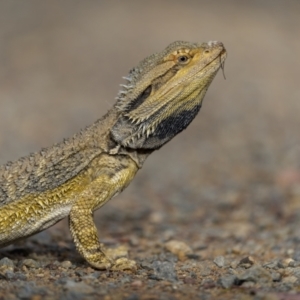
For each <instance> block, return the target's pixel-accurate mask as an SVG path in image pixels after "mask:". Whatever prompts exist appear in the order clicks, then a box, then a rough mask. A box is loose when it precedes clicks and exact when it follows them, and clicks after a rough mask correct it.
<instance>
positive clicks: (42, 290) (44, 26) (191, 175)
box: [0, 0, 300, 300]
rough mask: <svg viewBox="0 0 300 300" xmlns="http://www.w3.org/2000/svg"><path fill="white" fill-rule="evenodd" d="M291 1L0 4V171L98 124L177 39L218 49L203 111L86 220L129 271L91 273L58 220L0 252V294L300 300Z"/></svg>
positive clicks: (294, 13) (298, 5) (295, 17)
mask: <svg viewBox="0 0 300 300" xmlns="http://www.w3.org/2000/svg"><path fill="white" fill-rule="evenodd" d="M299 12H300V2H299V1H298V0H295V1H292V0H289V1H276V0H272V1H271V0H270V1H267V0H266V1H258V0H257V1H199V0H198V1H196V0H195V1H192V0H187V1H130V0H129V1H123V2H121V1H89V0H86V1H58V0H52V1H38V0H36V1H32V0H27V1H21V0H18V1H15V0H10V1H1V3H0V146H1V156H0V162H1V163H5V162H6V161H7V160H13V159H16V158H18V157H20V156H23V155H26V154H28V153H29V152H31V151H37V150H39V149H40V148H41V147H45V146H50V145H51V144H53V143H54V142H58V141H60V140H61V139H62V138H64V137H67V136H70V135H71V134H73V133H75V132H76V131H78V130H79V129H80V128H82V127H85V126H86V125H89V124H91V123H92V122H93V121H95V120H96V119H97V118H99V117H100V116H102V115H103V114H104V113H105V112H106V110H107V109H108V108H109V107H110V106H111V105H112V103H113V102H114V97H115V96H116V94H117V92H118V84H119V83H122V79H121V77H122V76H124V75H126V73H127V72H128V71H129V69H130V68H131V67H133V66H135V65H136V64H137V63H138V62H139V61H140V60H141V59H142V58H144V57H145V56H147V55H149V54H151V53H153V52H155V51H160V50H161V49H163V48H164V47H165V46H166V45H168V44H169V43H170V42H172V41H174V40H187V41H199V42H201V41H209V40H220V41H222V42H223V43H224V44H225V46H226V48H227V50H228V59H227V62H226V65H225V74H226V80H224V79H223V77H222V74H218V76H217V78H216V79H215V80H214V82H213V84H212V86H211V87H210V89H209V91H208V94H207V96H206V98H205V101H204V106H203V107H202V110H201V112H200V115H199V116H198V117H197V119H196V120H194V122H193V123H192V124H191V125H190V126H189V128H188V129H187V130H186V131H185V132H183V133H182V134H180V135H179V136H178V137H176V138H175V139H174V140H172V141H171V142H170V143H169V144H168V145H166V146H164V147H163V148H162V149H161V150H159V151H157V152H156V153H154V154H153V155H152V156H151V157H150V158H149V159H148V160H147V162H146V163H145V165H144V168H143V169H142V170H141V171H140V172H139V174H138V176H137V177H136V178H135V180H134V182H133V183H132V184H131V186H130V187H129V188H128V189H127V190H126V191H125V192H124V193H122V195H119V196H118V197H117V198H115V199H113V200H112V201H111V202H109V204H107V205H106V206H105V207H104V208H103V209H101V210H100V211H98V212H97V213H96V215H95V219H96V222H97V226H98V228H99V234H100V240H101V242H103V243H104V244H105V245H106V246H107V247H119V246H122V247H126V248H127V249H128V250H129V257H130V258H131V259H135V260H136V261H137V262H138V264H139V269H138V271H137V272H136V273H131V272H110V271H97V270H94V269H92V268H90V267H89V266H88V265H87V264H86V263H85V262H84V261H83V260H82V259H81V258H80V256H79V255H78V254H77V253H76V251H75V248H74V245H73V242H72V240H71V238H70V234H69V230H68V226H67V221H66V220H63V221H62V222H60V223H58V224H57V225H56V226H54V227H52V228H50V229H49V230H47V231H45V232H42V233H41V234H39V235H36V236H33V237H31V238H30V239H27V240H25V241H24V242H23V243H19V244H16V245H12V246H10V247H8V248H4V249H1V252H0V259H1V260H0V299H18V298H19V299H34V300H38V299H105V300H113V299H127V300H137V299H145V300H146V299H147V300H150V299H268V300H279V299H288V300H295V299H300V236H299V226H300V135H299V128H300V118H299V111H300V101H299V100H300V90H299V83H300V82H299V78H300V60H299V53H300V39H299V28H300V18H299Z"/></svg>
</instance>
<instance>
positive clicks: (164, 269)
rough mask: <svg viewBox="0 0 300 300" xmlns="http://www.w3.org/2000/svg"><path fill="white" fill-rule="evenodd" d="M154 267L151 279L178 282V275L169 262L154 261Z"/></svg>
mask: <svg viewBox="0 0 300 300" xmlns="http://www.w3.org/2000/svg"><path fill="white" fill-rule="evenodd" d="M152 267H153V270H154V273H153V276H150V278H151V279H155V280H168V281H171V282H174V281H177V274H176V271H175V268H174V264H173V263H171V262H168V261H154V262H153V263H152Z"/></svg>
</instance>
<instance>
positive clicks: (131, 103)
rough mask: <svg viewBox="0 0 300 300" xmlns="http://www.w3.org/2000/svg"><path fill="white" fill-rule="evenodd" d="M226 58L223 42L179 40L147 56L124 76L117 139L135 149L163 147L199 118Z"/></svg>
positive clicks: (112, 130) (115, 136)
mask: <svg viewBox="0 0 300 300" xmlns="http://www.w3.org/2000/svg"><path fill="white" fill-rule="evenodd" d="M225 59H226V50H225V48H224V46H223V44H222V43H220V42H208V43H203V44H196V43H188V42H174V43H172V44H170V45H169V46H168V47H167V48H166V49H165V50H164V51H162V52H160V53H157V54H153V55H151V56H149V57H147V58H145V59H144V60H143V61H141V62H140V64H139V65H138V66H137V67H136V68H134V69H132V70H131V71H130V72H129V74H128V76H127V77H125V79H126V80H127V81H128V83H127V84H126V85H123V90H121V91H120V92H119V95H118V98H117V99H118V101H117V103H116V109H117V110H118V111H119V117H118V120H117V122H116V123H115V124H114V126H113V127H112V129H111V136H112V138H113V139H114V140H115V141H116V142H117V143H118V144H120V145H121V146H124V147H127V148H132V149H152V150H154V149H158V148H159V147H161V146H162V145H163V144H165V143H166V142H168V141H169V140H170V139H172V138H173V137H174V136H175V135H176V134H178V133H179V132H181V131H182V130H183V129H185V128H186V127H187V126H188V125H189V124H190V122H191V121H192V120H193V119H194V118H195V116H196V115H197V113H198V112H199V110H200V107H201V104H202V100H203V97H204V95H205V93H206V91H207V89H208V87H209V85H210V83H211V82H212V80H213V78H214V76H215V75H216V73H217V72H218V70H219V69H220V68H222V67H223V66H224V61H225Z"/></svg>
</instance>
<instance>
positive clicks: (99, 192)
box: [69, 156, 138, 270]
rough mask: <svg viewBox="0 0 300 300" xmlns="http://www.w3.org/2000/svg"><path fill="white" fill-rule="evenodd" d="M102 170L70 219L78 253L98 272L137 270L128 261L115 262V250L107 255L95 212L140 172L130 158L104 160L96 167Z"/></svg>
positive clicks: (82, 196) (89, 186)
mask: <svg viewBox="0 0 300 300" xmlns="http://www.w3.org/2000/svg"><path fill="white" fill-rule="evenodd" d="M94 167H95V168H100V169H99V170H100V172H99V173H100V174H99V176H97V177H96V178H95V179H94V180H93V181H92V182H91V183H90V184H89V185H88V186H87V187H86V189H85V190H84V191H82V192H81V193H80V194H79V195H78V197H77V198H76V201H75V203H74V205H73V206H72V209H71V212H70V215H69V225H70V231H71V235H72V237H73V240H74V242H75V245H76V248H77V250H78V252H79V253H80V254H81V255H82V256H83V257H84V258H85V260H86V261H87V262H88V263H89V264H90V265H92V266H93V267H94V268H97V269H109V268H111V269H113V270H124V269H136V263H135V262H134V261H132V260H129V259H127V258H124V257H121V258H116V257H115V256H117V255H115V253H114V251H113V249H111V250H108V251H106V250H105V249H104V248H103V246H102V245H101V244H100V242H99V239H98V233H97V228H96V226H95V223H94V220H93V211H94V210H96V209H98V208H100V207H101V206H102V205H103V204H105V203H106V202H107V201H108V200H109V199H111V198H112V197H113V196H114V195H116V194H117V193H119V192H121V191H122V190H123V189H124V188H125V187H126V186H127V185H128V184H129V182H130V181H131V180H132V178H133V177H134V175H135V173H136V172H137V169H138V168H137V166H136V164H135V163H134V162H133V161H132V160H131V159H129V158H126V159H125V158H124V157H123V158H122V159H120V160H118V159H116V158H114V157H110V156H105V157H104V158H102V159H100V160H99V161H98V162H96V163H95V166H94Z"/></svg>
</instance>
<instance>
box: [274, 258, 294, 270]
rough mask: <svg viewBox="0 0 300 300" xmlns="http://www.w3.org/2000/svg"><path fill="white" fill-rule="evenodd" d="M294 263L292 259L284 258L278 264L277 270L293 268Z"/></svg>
mask: <svg viewBox="0 0 300 300" xmlns="http://www.w3.org/2000/svg"><path fill="white" fill-rule="evenodd" d="M294 266H295V261H294V260H293V259H292V258H286V259H283V260H281V261H279V262H278V267H279V268H283V269H284V268H288V267H294Z"/></svg>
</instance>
